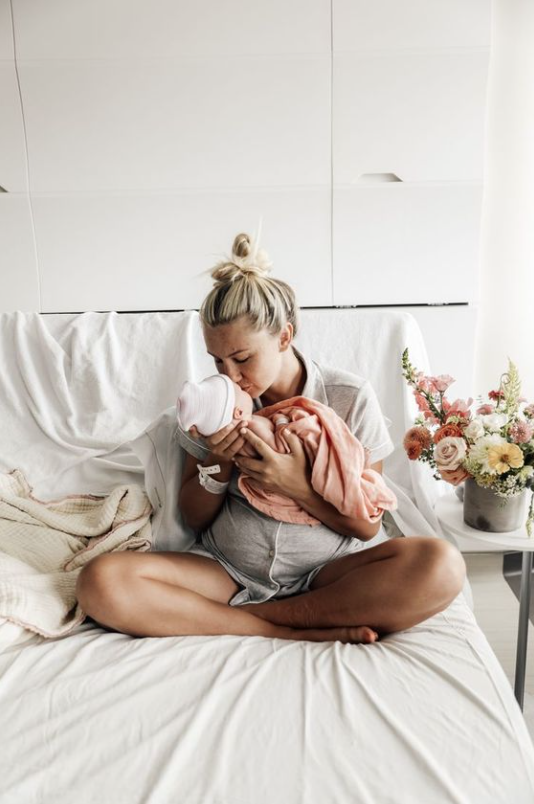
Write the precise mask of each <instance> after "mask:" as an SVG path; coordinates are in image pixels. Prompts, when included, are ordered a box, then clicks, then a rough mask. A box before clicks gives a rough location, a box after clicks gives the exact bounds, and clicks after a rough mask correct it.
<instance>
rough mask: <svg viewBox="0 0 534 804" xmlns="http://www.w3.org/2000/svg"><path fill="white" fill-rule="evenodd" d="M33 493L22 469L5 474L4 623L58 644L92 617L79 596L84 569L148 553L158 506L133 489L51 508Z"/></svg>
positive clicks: (78, 497)
mask: <svg viewBox="0 0 534 804" xmlns="http://www.w3.org/2000/svg"><path fill="white" fill-rule="evenodd" d="M31 492H32V489H31V487H30V486H29V484H28V482H27V480H26V478H25V477H24V475H23V474H22V473H21V472H20V471H19V470H18V469H15V470H14V471H12V472H9V473H6V474H0V617H4V618H6V619H7V620H10V621H11V622H13V623H16V624H17V625H20V626H22V627H23V628H27V629H28V630H30V631H34V632H35V633H37V634H41V635H42V636H44V637H57V636H62V635H64V634H68V633H69V632H70V631H72V630H73V629H74V628H75V627H76V626H77V625H79V624H80V623H81V622H83V620H84V619H85V617H86V614H85V613H84V612H83V611H82V609H81V608H80V606H79V604H78V601H77V600H76V596H75V589H76V579H77V577H78V575H79V573H80V570H81V569H82V567H84V566H85V564H87V563H88V562H89V561H90V560H91V559H92V558H94V557H95V556H98V555H101V554H102V553H110V552H118V551H121V550H141V551H147V550H150V548H151V545H152V526H151V521H150V516H151V514H152V506H151V505H150V502H149V500H148V498H147V496H146V494H145V492H144V491H143V489H142V488H140V487H139V486H137V485H135V484H132V485H127V486H117V488H115V489H113V490H112V491H111V492H110V493H109V494H108V495H107V496H96V495H93V494H73V495H70V496H68V497H64V498H63V499H59V500H50V501H43V500H38V499H36V498H35V497H33V496H32V493H31Z"/></svg>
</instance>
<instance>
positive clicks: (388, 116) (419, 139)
mask: <svg viewBox="0 0 534 804" xmlns="http://www.w3.org/2000/svg"><path fill="white" fill-rule="evenodd" d="M490 12H491V3H490V0H462V2H460V0H452V1H451V2H442V0H403V2H398V0H376V2H373V3H368V2H364V1H363V0H350V1H349V0H333V65H334V75H333V126H332V130H333V143H332V152H333V184H334V186H333V214H332V220H333V233H332V237H333V287H334V303H335V304H338V305H360V304H391V305H394V304H439V303H444V302H473V301H475V299H476V295H477V283H478V263H479V238H480V216H481V208H482V179H483V166H484V162H483V160H484V121H485V109H486V88H487V74H488V62H489V45H490Z"/></svg>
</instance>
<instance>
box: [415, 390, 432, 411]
mask: <svg viewBox="0 0 534 804" xmlns="http://www.w3.org/2000/svg"><path fill="white" fill-rule="evenodd" d="M414 396H415V401H416V402H417V407H418V408H419V410H420V411H423V412H424V411H425V410H429V406H428V402H427V400H426V399H425V397H424V396H423V394H418V393H417V392H414Z"/></svg>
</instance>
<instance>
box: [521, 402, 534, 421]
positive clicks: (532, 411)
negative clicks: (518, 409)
mask: <svg viewBox="0 0 534 804" xmlns="http://www.w3.org/2000/svg"><path fill="white" fill-rule="evenodd" d="M523 413H524V414H525V416H528V418H529V419H534V403H533V404H530V405H527V406H526V408H525V409H524V411H523Z"/></svg>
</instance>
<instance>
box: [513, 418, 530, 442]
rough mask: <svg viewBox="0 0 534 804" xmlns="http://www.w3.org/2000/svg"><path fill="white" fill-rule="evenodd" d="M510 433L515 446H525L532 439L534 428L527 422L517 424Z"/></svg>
mask: <svg viewBox="0 0 534 804" xmlns="http://www.w3.org/2000/svg"><path fill="white" fill-rule="evenodd" d="M508 433H509V435H510V437H511V439H512V441H513V442H514V444H525V443H526V442H527V441H530V439H531V438H532V434H533V433H534V427H533V426H532V425H531V424H527V422H516V423H515V424H512V426H511V427H510V429H509V430H508Z"/></svg>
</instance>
